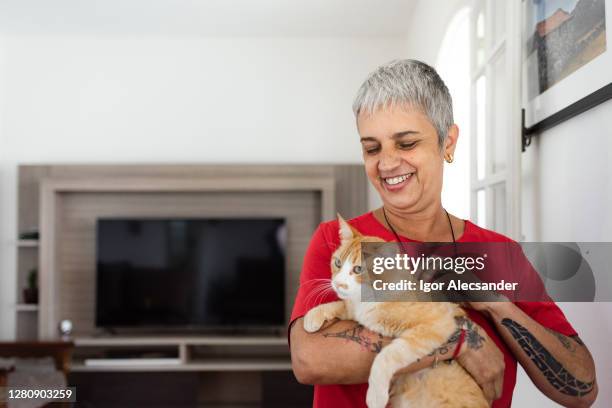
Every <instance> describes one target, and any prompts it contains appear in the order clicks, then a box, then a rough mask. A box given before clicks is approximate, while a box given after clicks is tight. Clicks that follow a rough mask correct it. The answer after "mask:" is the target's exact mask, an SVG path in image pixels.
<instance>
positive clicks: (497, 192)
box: [492, 183, 506, 234]
mask: <svg viewBox="0 0 612 408" xmlns="http://www.w3.org/2000/svg"><path fill="white" fill-rule="evenodd" d="M492 198H493V208H494V210H493V211H494V214H495V221H494V222H495V225H493V229H494V230H495V231H497V232H499V233H501V234H504V233H506V183H499V184H496V185H495V186H493V197H492Z"/></svg>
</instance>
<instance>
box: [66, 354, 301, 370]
mask: <svg viewBox="0 0 612 408" xmlns="http://www.w3.org/2000/svg"><path fill="white" fill-rule="evenodd" d="M289 370H291V360H290V359H289V358H287V357H285V358H278V357H276V358H257V359H254V358H253V359H249V358H241V359H240V358H226V359H222V360H221V359H213V360H210V361H206V360H195V361H190V362H188V363H183V364H161V365H149V364H142V365H138V364H134V365H131V366H125V365H117V366H114V367H113V366H110V365H107V366H104V367H101V366H86V365H85V364H84V363H83V362H75V363H74V364H72V366H71V368H70V371H73V372H117V371H132V372H134V371H289Z"/></svg>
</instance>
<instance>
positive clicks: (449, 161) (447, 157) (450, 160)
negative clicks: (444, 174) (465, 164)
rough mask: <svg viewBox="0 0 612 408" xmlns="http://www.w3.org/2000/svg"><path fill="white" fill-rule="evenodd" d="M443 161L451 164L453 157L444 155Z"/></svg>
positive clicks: (447, 154) (448, 154)
mask: <svg viewBox="0 0 612 408" xmlns="http://www.w3.org/2000/svg"><path fill="white" fill-rule="evenodd" d="M444 160H446V162H447V163H452V162H453V155H452V154H450V153H446V154H445V155H444Z"/></svg>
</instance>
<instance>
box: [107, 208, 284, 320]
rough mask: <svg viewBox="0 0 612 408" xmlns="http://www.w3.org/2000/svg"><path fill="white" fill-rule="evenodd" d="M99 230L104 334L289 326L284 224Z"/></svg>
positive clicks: (115, 222) (200, 223) (171, 224)
mask: <svg viewBox="0 0 612 408" xmlns="http://www.w3.org/2000/svg"><path fill="white" fill-rule="evenodd" d="M96 230H97V255H96V257H97V268H96V274H97V286H96V296H97V297H96V325H97V326H98V327H103V328H126V327H129V328H196V329H197V328H234V329H235V328H262V327H266V328H271V327H279V326H282V325H284V323H285V322H284V320H285V319H284V318H285V247H286V246H285V237H286V234H285V221H284V220H283V219H98V221H97V228H96Z"/></svg>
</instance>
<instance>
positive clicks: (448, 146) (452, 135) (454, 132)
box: [444, 124, 459, 156]
mask: <svg viewBox="0 0 612 408" xmlns="http://www.w3.org/2000/svg"><path fill="white" fill-rule="evenodd" d="M458 139H459V127H458V126H457V125H455V124H453V125H451V127H449V128H448V133H447V134H446V140H445V141H444V156H446V155H448V154H450V155H451V156H453V155H454V154H455V148H457V140H458Z"/></svg>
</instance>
